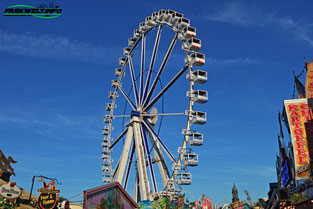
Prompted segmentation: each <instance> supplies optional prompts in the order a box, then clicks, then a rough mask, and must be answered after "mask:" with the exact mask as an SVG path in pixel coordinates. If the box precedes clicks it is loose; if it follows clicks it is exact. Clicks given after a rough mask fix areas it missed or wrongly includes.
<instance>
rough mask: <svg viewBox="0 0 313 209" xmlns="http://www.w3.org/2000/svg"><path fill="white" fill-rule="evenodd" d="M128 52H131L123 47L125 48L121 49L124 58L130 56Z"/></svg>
mask: <svg viewBox="0 0 313 209" xmlns="http://www.w3.org/2000/svg"><path fill="white" fill-rule="evenodd" d="M130 51H131V49H130V48H128V47H125V48H124V49H123V54H124V56H129V55H131V54H130Z"/></svg>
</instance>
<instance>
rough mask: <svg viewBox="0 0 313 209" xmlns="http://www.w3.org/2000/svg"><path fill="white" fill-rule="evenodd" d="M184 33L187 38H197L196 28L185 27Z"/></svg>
mask: <svg viewBox="0 0 313 209" xmlns="http://www.w3.org/2000/svg"><path fill="white" fill-rule="evenodd" d="M182 31H183V35H184V37H185V38H191V37H196V28H194V27H190V26H188V27H184V28H183V30H182Z"/></svg>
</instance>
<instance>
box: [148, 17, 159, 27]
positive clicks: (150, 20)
mask: <svg viewBox="0 0 313 209" xmlns="http://www.w3.org/2000/svg"><path fill="white" fill-rule="evenodd" d="M157 24H158V23H156V22H155V21H154V20H153V18H152V17H146V25H147V26H150V27H154V26H156V25H157Z"/></svg>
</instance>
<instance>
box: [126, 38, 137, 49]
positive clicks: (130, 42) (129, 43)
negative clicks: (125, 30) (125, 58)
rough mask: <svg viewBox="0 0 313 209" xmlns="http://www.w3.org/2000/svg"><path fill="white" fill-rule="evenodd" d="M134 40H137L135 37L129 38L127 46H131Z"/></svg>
mask: <svg viewBox="0 0 313 209" xmlns="http://www.w3.org/2000/svg"><path fill="white" fill-rule="evenodd" d="M136 41H137V38H129V39H128V46H129V47H133V46H134V45H135V43H136Z"/></svg>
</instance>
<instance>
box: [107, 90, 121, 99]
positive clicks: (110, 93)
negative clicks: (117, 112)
mask: <svg viewBox="0 0 313 209" xmlns="http://www.w3.org/2000/svg"><path fill="white" fill-rule="evenodd" d="M115 96H116V97H119V95H118V93H117V92H114V91H109V96H108V97H109V99H113V98H114V97H115Z"/></svg>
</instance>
